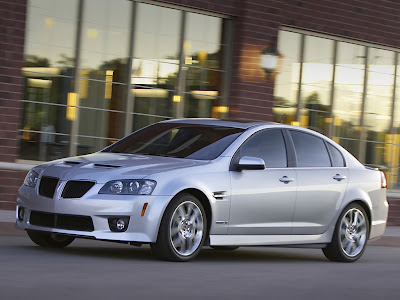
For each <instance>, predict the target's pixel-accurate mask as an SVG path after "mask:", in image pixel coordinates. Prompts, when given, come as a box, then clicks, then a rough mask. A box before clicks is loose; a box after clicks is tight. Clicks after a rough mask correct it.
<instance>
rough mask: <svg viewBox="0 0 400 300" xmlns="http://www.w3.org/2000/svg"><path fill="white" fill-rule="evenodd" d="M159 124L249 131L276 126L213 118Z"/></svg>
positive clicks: (268, 123) (179, 120)
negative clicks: (266, 126) (253, 128)
mask: <svg viewBox="0 0 400 300" xmlns="http://www.w3.org/2000/svg"><path fill="white" fill-rule="evenodd" d="M160 123H182V124H195V125H211V126H224V127H233V128H240V129H249V128H251V127H258V126H265V125H278V123H274V122H251V121H250V122H246V121H243V122H242V121H225V120H220V119H213V118H186V119H172V120H166V121H162V122H160Z"/></svg>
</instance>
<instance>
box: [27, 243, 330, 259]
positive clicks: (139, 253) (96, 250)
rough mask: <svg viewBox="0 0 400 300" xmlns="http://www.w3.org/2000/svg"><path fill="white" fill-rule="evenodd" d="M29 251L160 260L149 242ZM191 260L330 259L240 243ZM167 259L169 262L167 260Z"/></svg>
mask: <svg viewBox="0 0 400 300" xmlns="http://www.w3.org/2000/svg"><path fill="white" fill-rule="evenodd" d="M23 247H24V248H26V249H29V250H30V251H38V252H45V253H52V254H54V255H58V254H61V255H71V256H75V255H76V256H86V257H97V258H105V259H115V260H130V261H132V260H138V261H155V262H160V261H159V260H157V258H156V257H154V256H153V255H152V253H151V249H150V247H149V246H148V245H144V246H142V247H132V246H129V245H123V246H122V247H121V246H118V247H113V245H112V244H110V245H109V246H102V247H95V246H94V247H89V246H72V245H71V246H69V247H66V248H63V249H52V248H42V247H39V246H35V245H32V246H23ZM192 262H232V263H235V262H281V263H282V262H327V259H326V258H325V257H324V256H323V255H322V252H321V254H319V253H318V254H317V253H315V250H314V251H313V252H312V253H309V254H308V253H304V252H295V250H293V249H291V250H288V249H287V248H276V247H257V248H256V247H241V248H239V249H237V250H234V251H232V250H214V249H211V248H209V247H204V248H203V249H202V251H201V252H200V253H199V255H198V256H197V257H196V258H195V259H194V260H193V261H192ZM166 263H168V262H166Z"/></svg>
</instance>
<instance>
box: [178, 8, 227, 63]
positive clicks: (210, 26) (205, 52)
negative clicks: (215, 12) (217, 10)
mask: <svg viewBox="0 0 400 300" xmlns="http://www.w3.org/2000/svg"><path fill="white" fill-rule="evenodd" d="M222 22H223V21H222V19H221V18H216V17H211V16H205V15H200V14H195V13H187V15H186V27H185V30H186V31H185V43H184V51H185V57H186V58H187V59H189V61H191V62H190V63H189V64H191V65H194V66H199V67H202V68H211V69H221V68H222V66H221V63H222V61H221V57H222V45H221V44H222ZM187 62H188V61H187Z"/></svg>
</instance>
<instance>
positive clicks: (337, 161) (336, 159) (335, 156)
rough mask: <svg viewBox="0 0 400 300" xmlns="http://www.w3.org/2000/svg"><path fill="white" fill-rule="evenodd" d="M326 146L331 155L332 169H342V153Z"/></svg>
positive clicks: (329, 145)
mask: <svg viewBox="0 0 400 300" xmlns="http://www.w3.org/2000/svg"><path fill="white" fill-rule="evenodd" d="M327 145H328V148H329V152H330V153H331V157H332V164H333V167H344V166H345V165H344V159H343V155H342V153H340V151H339V150H338V149H336V147H334V146H332V145H331V144H329V143H327Z"/></svg>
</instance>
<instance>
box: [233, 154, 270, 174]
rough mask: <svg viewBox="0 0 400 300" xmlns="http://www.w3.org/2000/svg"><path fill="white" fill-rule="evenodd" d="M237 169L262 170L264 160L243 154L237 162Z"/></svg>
mask: <svg viewBox="0 0 400 300" xmlns="http://www.w3.org/2000/svg"><path fill="white" fill-rule="evenodd" d="M236 167H237V169H238V170H239V171H242V170H264V169H265V162H264V160H263V159H262V158H258V157H252V156H243V157H242V158H241V159H240V160H239V163H238V164H237V166H236Z"/></svg>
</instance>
